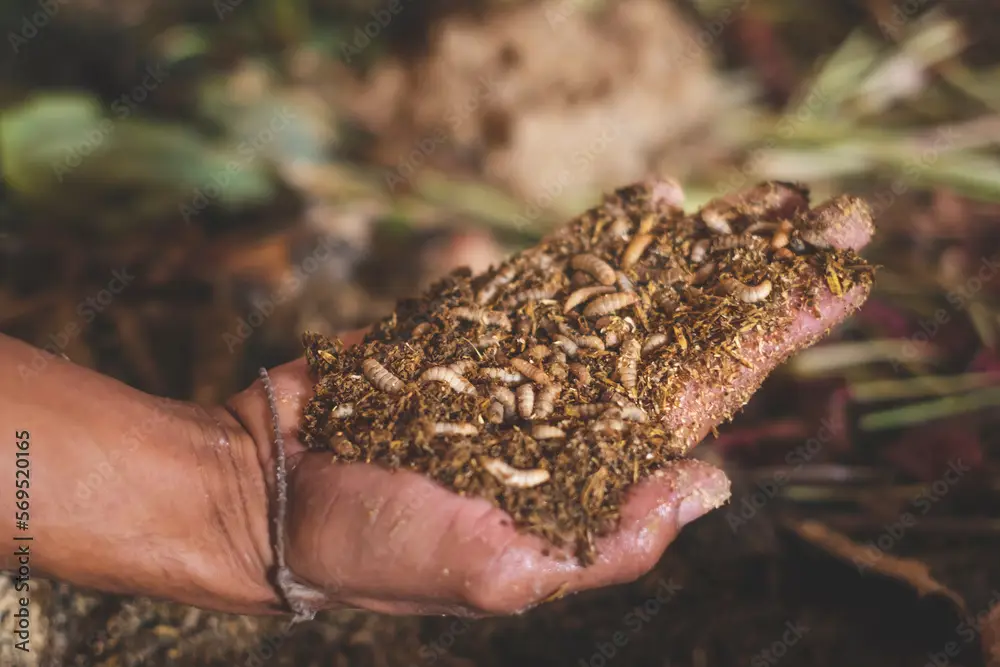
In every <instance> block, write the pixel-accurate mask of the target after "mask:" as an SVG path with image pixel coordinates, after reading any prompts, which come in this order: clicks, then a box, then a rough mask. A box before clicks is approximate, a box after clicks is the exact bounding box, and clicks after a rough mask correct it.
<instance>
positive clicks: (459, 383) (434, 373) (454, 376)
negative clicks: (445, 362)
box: [420, 366, 476, 394]
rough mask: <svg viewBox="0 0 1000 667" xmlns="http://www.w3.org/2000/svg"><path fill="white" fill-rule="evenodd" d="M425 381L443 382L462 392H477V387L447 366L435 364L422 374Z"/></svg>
mask: <svg viewBox="0 0 1000 667" xmlns="http://www.w3.org/2000/svg"><path fill="white" fill-rule="evenodd" d="M420 379H421V380H422V381H423V382H442V383H444V384H446V385H448V386H449V387H451V388H452V389H453V390H455V391H457V392H458V393H460V394H475V393H476V388H475V387H474V386H472V383H471V382H469V381H468V380H466V379H465V378H464V377H462V376H461V375H459V374H458V373H456V372H455V371H453V370H452V369H450V368H448V367H447V366H434V367H432V368H428V369H427V370H426V371H424V372H423V374H421V376H420Z"/></svg>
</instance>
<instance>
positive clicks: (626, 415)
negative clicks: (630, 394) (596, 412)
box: [601, 405, 649, 424]
mask: <svg viewBox="0 0 1000 667" xmlns="http://www.w3.org/2000/svg"><path fill="white" fill-rule="evenodd" d="M601 419H621V420H623V421H629V422H638V423H640V424H645V423H646V421H647V420H648V419H649V415H647V414H646V411H645V410H643V409H642V408H640V407H639V406H638V405H623V406H620V407H618V406H616V407H613V408H611V409H609V410H607V411H606V412H604V413H603V414H602V416H601Z"/></svg>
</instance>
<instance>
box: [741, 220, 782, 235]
mask: <svg viewBox="0 0 1000 667" xmlns="http://www.w3.org/2000/svg"><path fill="white" fill-rule="evenodd" d="M777 228H778V223H776V222H755V223H753V224H752V225H750V226H749V227H747V228H746V229H744V230H743V233H744V234H756V233H757V232H773V231H774V230H776V229H777Z"/></svg>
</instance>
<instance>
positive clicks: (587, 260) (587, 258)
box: [570, 253, 615, 285]
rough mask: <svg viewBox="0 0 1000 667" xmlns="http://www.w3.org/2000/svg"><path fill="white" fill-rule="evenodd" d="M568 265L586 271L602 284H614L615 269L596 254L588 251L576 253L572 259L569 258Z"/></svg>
mask: <svg viewBox="0 0 1000 667" xmlns="http://www.w3.org/2000/svg"><path fill="white" fill-rule="evenodd" d="M570 265H571V266H572V267H573V268H574V269H578V270H580V271H586V272H587V273H589V274H590V275H592V276H593V277H594V279H595V280H596V281H597V282H599V283H601V284H602V285H614V284H615V270H614V269H613V268H611V265H610V264H608V263H607V262H605V261H604V260H603V259H601V258H600V257H597V256H596V255H591V254H589V253H585V254H582V255H576V256H574V257H573V259H572V260H570Z"/></svg>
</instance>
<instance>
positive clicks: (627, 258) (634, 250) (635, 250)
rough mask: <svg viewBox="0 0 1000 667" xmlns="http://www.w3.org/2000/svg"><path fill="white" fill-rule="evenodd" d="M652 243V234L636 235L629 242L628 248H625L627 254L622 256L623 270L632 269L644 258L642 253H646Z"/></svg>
mask: <svg viewBox="0 0 1000 667" xmlns="http://www.w3.org/2000/svg"><path fill="white" fill-rule="evenodd" d="M652 242H653V235H652V234H636V235H635V236H634V237H632V240H631V241H629V242H628V246H626V248H625V253H624V254H623V255H622V268H623V269H627V268H630V267H631V266H632V265H633V264H635V263H636V262H638V261H639V259H641V258H642V253H644V252H646V248H648V247H649V244H650V243H652Z"/></svg>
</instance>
